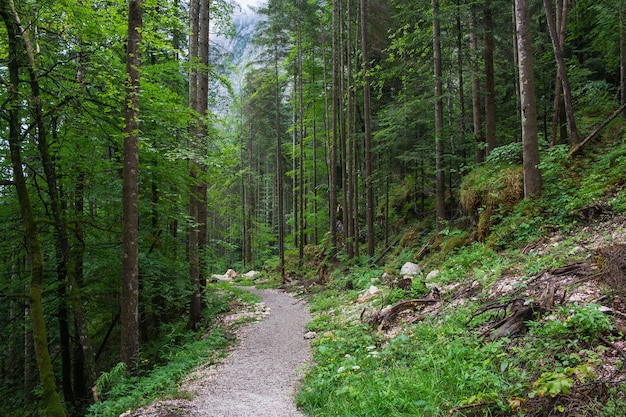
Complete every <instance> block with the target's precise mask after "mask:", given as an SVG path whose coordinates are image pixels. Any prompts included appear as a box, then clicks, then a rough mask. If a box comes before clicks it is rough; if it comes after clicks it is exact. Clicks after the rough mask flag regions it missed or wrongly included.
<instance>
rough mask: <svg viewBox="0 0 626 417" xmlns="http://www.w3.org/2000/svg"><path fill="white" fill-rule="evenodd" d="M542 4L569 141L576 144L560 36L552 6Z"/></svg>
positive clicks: (565, 8)
mask: <svg viewBox="0 0 626 417" xmlns="http://www.w3.org/2000/svg"><path fill="white" fill-rule="evenodd" d="M566 3H567V2H564V4H563V14H562V15H563V16H567V4H566ZM543 6H544V8H545V10H546V19H547V21H548V28H549V29H550V38H551V39H552V48H553V50H554V58H555V59H556V64H557V74H558V78H559V79H560V80H561V86H562V87H563V98H564V101H565V114H566V115H567V123H568V125H569V129H570V135H571V142H572V144H576V143H578V142H579V140H580V138H579V135H578V128H577V127H576V120H575V118H574V109H573V107H572V92H571V90H570V86H569V78H568V76H567V70H566V68H565V59H564V58H563V49H562V40H561V39H562V38H563V36H562V35H560V34H559V33H558V31H557V28H556V25H555V23H554V19H553V17H552V7H550V3H549V1H548V0H543ZM561 25H562V27H561V30H562V31H564V30H565V19H563V18H562V19H561Z"/></svg>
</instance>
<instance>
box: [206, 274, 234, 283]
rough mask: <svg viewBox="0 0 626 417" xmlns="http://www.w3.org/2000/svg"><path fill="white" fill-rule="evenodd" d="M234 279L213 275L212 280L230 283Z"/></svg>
mask: <svg viewBox="0 0 626 417" xmlns="http://www.w3.org/2000/svg"><path fill="white" fill-rule="evenodd" d="M231 279H232V278H229V277H228V276H227V275H219V274H213V275H211V280H213V282H215V281H230V280H231Z"/></svg>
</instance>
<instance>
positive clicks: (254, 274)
mask: <svg viewBox="0 0 626 417" xmlns="http://www.w3.org/2000/svg"><path fill="white" fill-rule="evenodd" d="M259 274H260V272H259V271H248V272H246V273H245V274H243V276H244V277H246V278H254V277H255V276H257V275H259Z"/></svg>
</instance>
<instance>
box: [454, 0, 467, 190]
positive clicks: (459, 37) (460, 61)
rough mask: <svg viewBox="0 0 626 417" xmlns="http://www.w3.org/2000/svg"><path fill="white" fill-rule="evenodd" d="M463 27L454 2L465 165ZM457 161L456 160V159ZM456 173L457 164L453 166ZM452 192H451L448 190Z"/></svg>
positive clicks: (458, 6)
mask: <svg viewBox="0 0 626 417" xmlns="http://www.w3.org/2000/svg"><path fill="white" fill-rule="evenodd" d="M463 36H464V33H463V25H462V22H461V0H457V2H456V48H457V78H458V82H459V143H461V144H462V146H461V155H460V156H461V158H462V162H463V164H465V163H466V158H467V152H466V149H467V148H466V146H467V145H466V144H465V117H466V115H465V77H464V62H463V61H464V59H463V51H464V50H465V49H464V48H463ZM457 158H458V156H457ZM457 161H458V159H457ZM455 171H456V172H457V173H458V172H459V169H458V162H457V164H456V166H455ZM450 192H452V190H450Z"/></svg>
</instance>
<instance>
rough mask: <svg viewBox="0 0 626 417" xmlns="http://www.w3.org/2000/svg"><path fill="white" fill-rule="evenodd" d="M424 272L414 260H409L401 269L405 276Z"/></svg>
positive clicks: (401, 273)
mask: <svg viewBox="0 0 626 417" xmlns="http://www.w3.org/2000/svg"><path fill="white" fill-rule="evenodd" d="M421 273H422V268H420V266H419V265H418V264H414V263H413V262H407V263H405V264H404V265H402V268H401V269H400V275H402V276H404V275H408V276H413V275H419V274H421Z"/></svg>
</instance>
